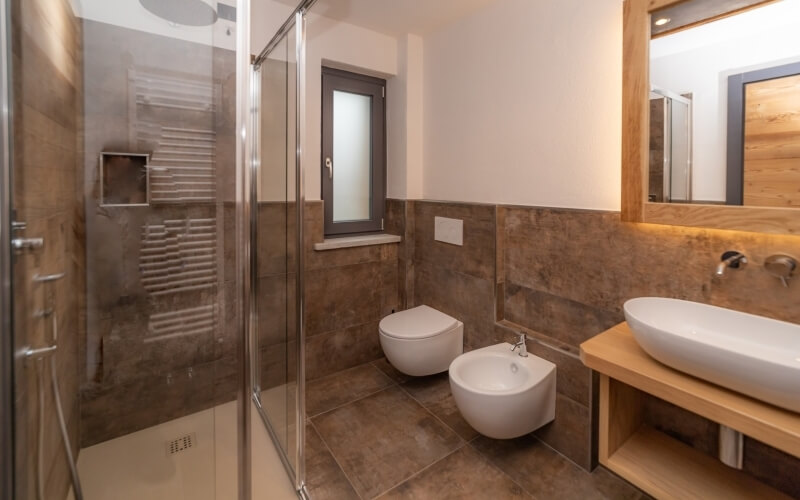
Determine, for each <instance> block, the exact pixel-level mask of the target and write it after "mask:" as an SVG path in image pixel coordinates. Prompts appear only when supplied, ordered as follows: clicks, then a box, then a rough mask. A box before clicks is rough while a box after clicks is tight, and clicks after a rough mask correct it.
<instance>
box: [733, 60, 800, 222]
mask: <svg viewBox="0 0 800 500" xmlns="http://www.w3.org/2000/svg"><path fill="white" fill-rule="evenodd" d="M744 115H745V116H744V123H745V125H744V205H748V206H770V207H784V208H785V207H800V75H793V76H785V77H782V78H775V79H772V80H764V81H761V82H754V83H749V84H747V85H746V87H745V110H744Z"/></svg>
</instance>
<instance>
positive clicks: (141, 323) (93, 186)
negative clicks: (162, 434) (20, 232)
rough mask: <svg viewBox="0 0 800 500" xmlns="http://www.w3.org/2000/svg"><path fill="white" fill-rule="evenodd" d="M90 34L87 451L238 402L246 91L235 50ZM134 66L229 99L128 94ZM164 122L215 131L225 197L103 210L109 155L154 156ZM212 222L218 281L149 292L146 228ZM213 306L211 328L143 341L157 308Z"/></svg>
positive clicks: (110, 32)
mask: <svg viewBox="0 0 800 500" xmlns="http://www.w3.org/2000/svg"><path fill="white" fill-rule="evenodd" d="M83 35H84V36H83V46H84V58H85V59H84V60H85V64H84V81H85V83H86V88H85V100H84V102H83V105H84V114H83V119H84V135H83V138H82V139H83V140H82V144H81V145H82V147H83V149H84V153H85V154H84V171H85V177H84V180H83V182H84V185H83V186H82V188H83V191H82V193H85V194H86V242H87V250H86V251H87V262H88V263H89V265H88V269H87V291H88V301H87V334H86V336H85V337H84V339H83V344H82V347H81V353H82V355H83V356H84V358H83V363H82V365H83V367H82V368H81V372H82V373H83V379H82V387H81V430H82V432H81V442H82V444H83V445H84V446H88V445H91V444H94V443H97V442H100V441H105V440H107V439H111V438H114V437H117V436H119V435H122V434H127V433H130V432H133V431H136V430H139V429H142V428H145V427H149V426H152V425H155V424H158V423H161V422H164V421H167V420H171V419H174V418H177V417H180V416H183V415H187V414H190V413H194V412H197V411H200V410H203V409H205V408H208V407H210V406H214V405H215V404H219V403H222V402H224V401H229V400H231V399H233V398H234V397H235V390H236V373H237V369H238V367H239V365H238V364H237V363H236V359H237V358H236V356H237V342H238V341H239V339H238V336H237V335H236V331H235V325H236V321H235V318H236V309H235V307H233V306H234V304H233V301H232V299H233V296H234V292H235V287H234V280H235V275H234V259H235V248H234V240H235V238H234V234H235V233H234V231H235V220H234V207H233V203H232V201H233V196H234V191H233V190H234V184H233V182H234V178H235V176H234V175H233V173H234V162H235V155H234V143H235V135H234V127H235V124H234V120H235V118H234V116H235V113H234V112H235V99H234V98H233V96H235V90H236V88H235V57H234V53H233V52H231V51H226V50H221V49H215V48H212V47H210V46H206V45H199V44H193V43H189V42H184V41H180V40H176V39H173V38H167V37H161V36H157V35H152V34H148V33H144V32H140V31H134V30H128V29H124V28H121V27H118V26H111V25H108V24H104V23H99V22H94V21H84V30H83ZM130 71H134V72H137V73H138V72H148V73H152V74H156V75H158V76H160V77H164V78H180V79H184V80H187V81H197V82H203V83H210V84H213V85H216V86H217V89H218V95H219V99H218V100H217V101H216V102H215V105H216V107H215V108H214V109H213V110H191V111H190V110H186V109H177V108H162V107H158V106H149V105H143V104H136V103H135V102H134V101H132V99H131V90H130V89H129V75H130V73H129V72H130ZM161 127H177V128H180V129H202V130H208V131H213V132H214V133H215V137H216V150H215V168H216V179H218V181H217V185H216V192H215V197H214V198H215V201H207V202H180V203H171V204H167V203H158V202H156V201H151V203H150V205H149V206H144V207H108V206H101V205H100V187H99V175H98V171H99V161H98V158H99V155H100V153H101V152H103V151H111V152H136V153H152V152H153V151H154V150H156V149H158V148H161V147H162V146H161V145H160V143H161V142H166V141H162V139H160V138H159V136H160V134H161ZM151 134H155V135H151ZM165 149H166V148H165ZM208 218H214V219H215V221H216V223H215V227H214V230H213V232H214V239H215V244H214V245H213V256H214V260H215V267H216V280H215V281H214V282H213V285H212V286H211V287H209V288H205V289H201V290H194V291H183V292H175V293H168V294H165V295H154V294H152V293H151V292H150V291H148V290H146V289H145V287H144V283H143V281H142V272H141V267H140V258H141V255H142V252H141V249H142V244H143V228H144V227H145V226H146V225H149V224H156V225H158V224H163V222H164V221H165V220H188V219H208ZM210 252H211V250H209V254H210ZM205 305H214V306H215V307H216V309H215V311H216V312H215V326H214V327H213V328H211V329H209V330H205V331H200V332H198V333H191V332H186V333H187V334H186V335H179V336H175V337H171V338H169V337H164V338H160V339H158V340H156V341H145V339H146V338H147V337H148V336H151V335H152V334H153V333H152V332H149V319H150V317H151V316H152V315H153V314H158V313H163V312H172V311H178V310H181V309H190V308H194V307H198V306H205ZM150 340H152V339H150Z"/></svg>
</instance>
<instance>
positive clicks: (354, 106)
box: [321, 68, 386, 236]
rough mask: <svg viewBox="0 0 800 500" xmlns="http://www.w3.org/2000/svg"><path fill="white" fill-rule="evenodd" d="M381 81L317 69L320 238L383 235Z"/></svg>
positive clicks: (383, 121)
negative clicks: (319, 82)
mask: <svg viewBox="0 0 800 500" xmlns="http://www.w3.org/2000/svg"><path fill="white" fill-rule="evenodd" d="M385 88H386V81H385V80H381V79H380V78H373V77H370V76H364V75H359V74H356V73H350V72H347V71H341V70H336V69H331V68H322V158H321V160H322V200H323V202H324V205H325V236H336V235H344V234H354V233H367V232H371V231H380V230H382V229H383V213H384V206H385V203H386V118H385V117H386V107H385V98H384V92H385V91H384V89H385Z"/></svg>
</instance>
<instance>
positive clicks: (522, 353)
mask: <svg viewBox="0 0 800 500" xmlns="http://www.w3.org/2000/svg"><path fill="white" fill-rule="evenodd" d="M517 347H519V348H520V349H519V355H520V356H522V357H523V358H527V357H528V346H526V345H525V334H524V333H520V334H519V341H518V342H517V343H516V344H514V347H512V348H511V352H514V351H516V350H517Z"/></svg>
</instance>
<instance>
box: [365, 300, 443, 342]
mask: <svg viewBox="0 0 800 500" xmlns="http://www.w3.org/2000/svg"><path fill="white" fill-rule="evenodd" d="M457 325H458V320H456V319H455V318H453V317H452V316H448V315H447V314H445V313H443V312H441V311H437V310H436V309H433V308H432V307H428V306H426V305H421V306H417V307H414V308H413V309H407V310H405V311H400V312H398V313H394V314H390V315H389V316H386V317H385V318H383V319H382V320H381V322H380V324H379V325H378V328H379V329H380V331H381V333H382V334H384V335H386V336H387V337H392V338H395V339H404V340H418V339H427V338H431V337H435V336H437V335H440V334H442V333H445V332H448V331H450V330H452V329H453V328H455V327H456V326H457Z"/></svg>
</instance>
